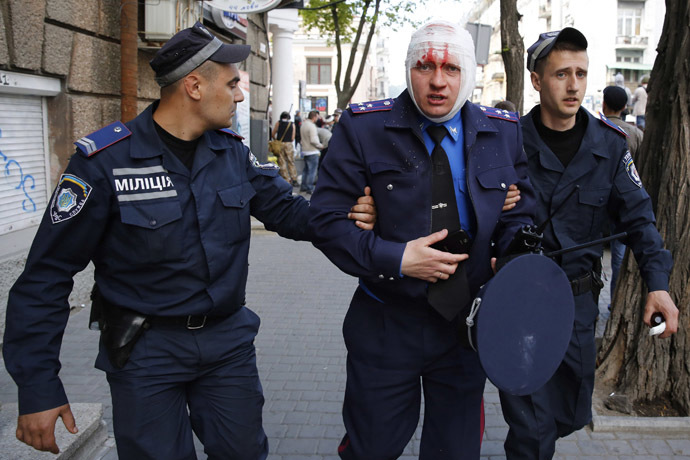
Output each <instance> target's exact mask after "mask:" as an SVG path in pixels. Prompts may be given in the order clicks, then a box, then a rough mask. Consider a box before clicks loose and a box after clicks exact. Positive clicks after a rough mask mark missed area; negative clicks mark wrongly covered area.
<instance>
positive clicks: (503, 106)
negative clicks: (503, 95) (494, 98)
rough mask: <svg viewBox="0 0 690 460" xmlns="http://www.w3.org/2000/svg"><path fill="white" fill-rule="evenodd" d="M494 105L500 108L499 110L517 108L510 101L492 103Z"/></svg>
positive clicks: (515, 110)
mask: <svg viewBox="0 0 690 460" xmlns="http://www.w3.org/2000/svg"><path fill="white" fill-rule="evenodd" d="M494 107H495V108H497V109H501V110H508V111H510V112H517V108H516V107H515V104H513V103H512V102H510V101H500V102H497V103H496V105H494Z"/></svg>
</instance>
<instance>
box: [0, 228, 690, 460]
mask: <svg viewBox="0 0 690 460" xmlns="http://www.w3.org/2000/svg"><path fill="white" fill-rule="evenodd" d="M249 259H250V270H249V273H250V274H249V282H248V289H247V305H248V306H249V307H250V308H252V309H253V310H254V311H256V312H257V313H258V314H259V316H260V317H261V319H262V325H261V330H260V332H259V335H258V337H257V341H256V347H257V353H258V363H259V373H260V375H261V379H262V382H263V386H264V392H265V397H266V404H265V406H264V427H265V429H266V433H267V435H268V437H269V443H270V448H269V449H270V455H269V460H337V459H338V457H337V454H336V449H337V445H338V442H339V441H340V439H341V437H342V435H343V426H342V419H341V415H340V410H341V404H342V398H343V391H344V388H345V348H344V344H343V339H342V334H341V326H342V321H343V317H344V315H345V312H346V310H347V305H348V304H349V300H350V297H351V294H352V292H353V291H354V289H355V286H356V280H355V279H354V278H352V277H349V276H347V275H344V274H342V273H341V272H340V271H339V270H338V269H337V268H335V266H333V265H332V264H331V263H330V262H329V261H328V260H327V259H326V257H324V256H323V255H322V254H321V253H320V252H318V251H317V250H316V249H314V248H313V247H312V246H311V244H308V243H302V242H293V241H289V240H285V239H282V238H280V237H278V236H277V235H275V234H274V233H269V232H266V231H264V230H260V229H258V228H257V229H255V231H254V233H253V235H252V245H251V250H250V254H249ZM90 285H91V282H90V280H89V279H88V276H83V275H80V277H79V279H78V280H77V282H76V284H75V295H73V300H72V302H73V305H76V306H79V305H81V304H87V305H88V292H89V289H90ZM607 288H608V286H607ZM601 304H602V306H603V308H602V310H605V309H606V305H607V304H608V290H607V291H606V292H605V293H604V294H603V295H602V299H601ZM606 313H607V312H606ZM87 322H88V308H85V309H83V310H79V309H77V310H75V313H73V315H72V316H71V318H70V321H69V325H68V329H67V331H66V333H65V337H64V341H63V348H62V364H63V369H62V371H61V374H60V375H61V377H62V380H63V382H64V383H65V386H66V389H67V393H68V397H69V398H70V401H71V402H72V403H76V402H85V403H102V404H103V405H104V419H105V421H106V423H107V425H108V430H109V435H110V436H109V438H108V440H107V441H106V443H105V444H104V445H103V447H102V449H101V450H100V452H99V453H98V455H97V456H96V457H94V460H116V459H117V453H116V451H115V448H114V440H113V438H112V423H111V422H112V419H111V417H112V416H111V408H110V397H109V392H108V386H107V383H106V380H105V377H104V375H103V373H101V372H100V371H98V370H96V369H94V368H93V362H94V358H95V353H96V346H97V342H98V334H97V333H95V332H93V331H90V330H88V329H87ZM603 322H604V321H603V318H602V321H600V324H601V326H600V328H603ZM15 401H16V388H15V386H14V383H13V382H12V380H11V379H10V378H9V376H8V375H7V372H6V371H5V369H4V363H3V366H2V369H0V403H10V402H15ZM485 403H486V405H485V410H486V432H485V436H484V442H483V445H482V459H503V458H505V457H504V454H503V440H504V438H505V435H506V432H507V426H506V424H505V422H504V421H503V417H502V415H501V409H500V404H499V401H498V393H497V391H496V389H495V388H494V387H493V386H492V385H491V384H487V389H486V392H485ZM77 423H79V420H77ZM419 440H420V430H418V431H417V433H416V434H415V436H414V438H413V440H412V441H411V442H410V444H409V445H408V447H407V448H406V450H405V454H404V455H403V457H401V458H402V459H404V460H412V459H416V458H417V455H418V453H419ZM198 454H199V458H200V459H205V458H206V456H205V455H204V454H203V453H202V452H201V447H199V452H198ZM47 458H50V457H47ZM556 458H557V459H563V460H565V459H567V460H575V459H581V460H584V459H587V460H616V459H620V460H623V459H626V460H627V459H633V460H642V459H647V460H670V459H674V460H682V459H688V460H690V434H689V433H687V432H685V433H672V432H668V433H667V432H664V433H657V434H649V433H645V434H640V433H631V432H613V433H598V432H595V433H593V432H591V430H589V429H584V430H580V431H579V432H577V433H575V434H573V435H571V436H569V437H567V438H565V439H562V440H560V441H559V442H558V446H557V455H556Z"/></svg>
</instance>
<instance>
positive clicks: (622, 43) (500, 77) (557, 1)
mask: <svg viewBox="0 0 690 460" xmlns="http://www.w3.org/2000/svg"><path fill="white" fill-rule="evenodd" d="M665 11H666V9H665V4H664V2H663V0H598V1H596V2H595V1H593V0H587V1H582V0H518V12H519V13H520V14H521V15H522V19H521V21H520V25H519V29H520V35H521V36H522V37H523V40H524V43H525V50H526V49H527V48H528V47H529V46H530V45H531V44H532V43H534V42H535V41H537V38H538V37H539V33H541V32H546V31H550V30H559V29H562V28H564V27H575V28H577V29H578V30H580V31H581V32H582V33H583V34H585V36H586V37H587V40H588V42H589V48H588V50H587V53H588V55H589V72H588V83H587V93H586V95H585V100H584V102H583V106H584V107H586V108H587V109H589V110H591V111H593V112H596V111H599V110H601V101H602V99H603V95H602V90H603V89H604V88H605V87H606V86H608V85H612V84H614V76H615V75H616V74H617V73H619V72H620V73H621V74H622V75H623V76H624V78H625V84H626V86H627V87H628V88H629V89H630V90H631V91H634V90H635V88H637V86H638V84H639V83H640V81H641V80H642V79H643V78H644V77H645V76H649V73H650V71H651V70H652V66H653V64H654V59H655V58H656V46H657V43H658V42H659V38H660V37H661V30H662V27H663V23H664V15H665ZM469 22H479V23H482V24H488V25H491V26H492V27H493V32H492V35H491V42H490V53H489V62H488V64H487V65H485V66H484V67H483V68H482V69H481V71H480V73H479V76H478V79H477V87H478V91H476V92H475V98H476V99H477V101H478V102H480V103H481V104H486V105H493V104H495V103H496V102H498V101H501V100H503V99H504V98H505V73H504V72H505V71H504V67H503V60H502V58H501V53H500V50H501V34H500V2H499V1H498V0H483V1H482V2H481V3H480V4H479V5H478V6H477V7H476V8H475V10H474V11H473V12H472V13H471V15H470V17H469ZM525 59H526V56H525ZM538 103H539V95H538V93H537V92H536V91H534V89H533V88H532V84H531V81H530V77H529V72H527V70H525V101H524V110H525V112H527V111H529V110H530V109H531V108H532V107H533V106H534V105H536V104H538Z"/></svg>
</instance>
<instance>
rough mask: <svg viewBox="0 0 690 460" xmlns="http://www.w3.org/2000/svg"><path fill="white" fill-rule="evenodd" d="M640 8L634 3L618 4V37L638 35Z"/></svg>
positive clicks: (640, 23) (640, 22) (640, 20)
mask: <svg viewBox="0 0 690 460" xmlns="http://www.w3.org/2000/svg"><path fill="white" fill-rule="evenodd" d="M641 25H642V7H641V6H639V4H634V3H624V2H619V3H618V35H623V36H628V37H629V36H636V35H640V29H641Z"/></svg>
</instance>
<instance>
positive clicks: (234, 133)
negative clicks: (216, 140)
mask: <svg viewBox="0 0 690 460" xmlns="http://www.w3.org/2000/svg"><path fill="white" fill-rule="evenodd" d="M218 131H222V132H224V133H225V134H230V135H231V136H232V137H236V138H238V139H239V140H242V139H244V137H243V136H240V135H239V134H237V133H236V132H235V131H233V130H232V129H230V128H221V129H219V130H218Z"/></svg>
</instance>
